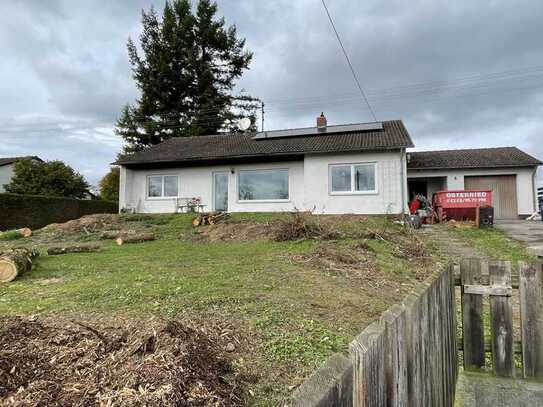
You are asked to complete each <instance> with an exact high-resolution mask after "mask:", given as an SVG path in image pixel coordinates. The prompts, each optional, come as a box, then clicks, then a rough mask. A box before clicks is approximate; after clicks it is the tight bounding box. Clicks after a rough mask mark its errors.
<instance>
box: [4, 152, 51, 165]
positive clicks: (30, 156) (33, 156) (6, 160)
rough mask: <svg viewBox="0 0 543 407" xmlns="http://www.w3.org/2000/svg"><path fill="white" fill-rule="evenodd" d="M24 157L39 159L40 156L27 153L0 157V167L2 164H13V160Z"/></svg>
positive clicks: (23, 158) (24, 158)
mask: <svg viewBox="0 0 543 407" xmlns="http://www.w3.org/2000/svg"><path fill="white" fill-rule="evenodd" d="M26 159H32V160H38V161H41V158H39V157H37V156H35V155H28V156H26V157H0V167H1V166H3V165H9V164H13V163H14V162H17V161H19V160H26Z"/></svg>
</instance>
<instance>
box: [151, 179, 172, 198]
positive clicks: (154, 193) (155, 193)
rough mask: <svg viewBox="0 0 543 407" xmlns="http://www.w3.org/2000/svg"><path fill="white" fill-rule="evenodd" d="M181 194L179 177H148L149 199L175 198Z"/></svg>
mask: <svg viewBox="0 0 543 407" xmlns="http://www.w3.org/2000/svg"><path fill="white" fill-rule="evenodd" d="M178 194H179V177H178V176H177V175H150V176H148V177H147V197H148V198H175V197H177V196H178Z"/></svg>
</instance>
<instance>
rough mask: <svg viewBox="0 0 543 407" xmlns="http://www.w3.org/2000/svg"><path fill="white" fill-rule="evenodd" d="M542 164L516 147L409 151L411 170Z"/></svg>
mask: <svg viewBox="0 0 543 407" xmlns="http://www.w3.org/2000/svg"><path fill="white" fill-rule="evenodd" d="M542 164H543V163H542V162H541V161H539V160H538V159H537V158H534V157H532V156H531V155H529V154H526V153H525V152H524V151H521V150H519V149H518V148H516V147H497V148H477V149H469V150H443V151H421V152H411V153H409V160H408V163H407V168H409V169H410V170H417V169H454V168H500V167H531V166H537V165H542Z"/></svg>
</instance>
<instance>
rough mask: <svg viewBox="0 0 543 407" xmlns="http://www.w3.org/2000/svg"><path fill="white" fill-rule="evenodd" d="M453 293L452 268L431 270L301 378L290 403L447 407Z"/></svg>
mask: <svg viewBox="0 0 543 407" xmlns="http://www.w3.org/2000/svg"><path fill="white" fill-rule="evenodd" d="M454 295H455V293H454V272H453V268H452V267H450V268H447V270H445V271H444V272H438V273H435V274H434V275H433V276H432V277H431V278H429V279H428V280H427V281H426V282H425V283H424V284H422V285H421V287H419V288H418V289H417V290H416V292H414V293H413V294H411V295H409V296H408V297H407V298H406V299H405V301H404V302H403V303H402V304H401V305H396V306H393V307H392V308H391V309H389V310H388V311H387V312H385V313H384V314H383V315H382V317H381V318H380V320H379V321H377V322H375V323H373V324H371V325H370V326H368V327H367V328H366V329H365V330H364V331H363V332H362V333H361V334H360V335H359V336H358V337H357V338H356V339H355V340H354V341H353V342H352V343H351V344H350V348H349V352H348V353H346V354H336V355H334V356H333V357H331V358H330V359H329V360H328V362H327V363H326V364H325V366H323V367H322V368H321V369H319V370H318V371H317V372H315V373H314V374H313V375H312V376H311V377H310V378H309V379H308V380H306V381H305V382H304V383H303V384H302V385H301V386H300V387H299V388H298V389H297V390H296V391H295V393H294V394H293V397H292V403H291V404H292V406H293V407H294V406H296V407H301V406H304V407H324V406H328V407H334V406H342V407H351V406H354V407H361V406H364V407H366V406H372V407H373V406H406V407H420V406H432V407H442V406H443V407H449V406H453V404H454V394H455V387H456V379H457V367H458V361H457V343H456V314H455V299H454Z"/></svg>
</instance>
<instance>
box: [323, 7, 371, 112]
mask: <svg viewBox="0 0 543 407" xmlns="http://www.w3.org/2000/svg"><path fill="white" fill-rule="evenodd" d="M322 5H323V6H324V10H325V11H326V15H327V16H328V19H329V20H330V24H331V25H332V28H333V29H334V32H335V33H336V37H337V40H338V42H339V45H340V47H341V50H342V51H343V55H345V59H346V60H347V64H349V68H351V73H352V74H353V78H354V81H355V82H356V85H357V86H358V90H360V94H361V95H362V98H363V99H364V100H365V101H366V105H367V106H368V109H369V110H370V113H371V115H372V117H373V120H374V121H377V117H376V116H375V113H374V112H373V109H372V108H371V105H370V102H369V101H368V98H367V97H366V94H365V93H364V90H363V89H362V85H360V81H359V80H358V76H357V75H356V72H355V70H354V68H353V65H352V64H351V60H350V59H349V55H347V51H345V47H344V46H343V42H342V41H341V37H340V36H339V33H338V32H337V30H336V26H335V24H334V20H332V16H331V15H330V12H329V11H328V7H326V3H325V2H324V0H322Z"/></svg>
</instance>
